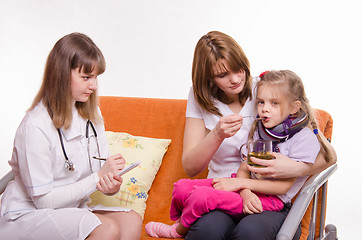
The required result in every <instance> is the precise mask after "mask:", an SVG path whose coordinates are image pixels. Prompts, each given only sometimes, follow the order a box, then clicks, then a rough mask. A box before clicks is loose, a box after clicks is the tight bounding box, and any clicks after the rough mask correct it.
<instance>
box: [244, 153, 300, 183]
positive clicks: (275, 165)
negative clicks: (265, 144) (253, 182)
mask: <svg viewBox="0 0 362 240" xmlns="http://www.w3.org/2000/svg"><path fill="white" fill-rule="evenodd" d="M273 156H274V157H275V159H272V160H262V159H259V158H254V157H252V158H251V160H252V161H253V162H255V163H256V164H259V165H262V166H265V168H258V167H252V166H249V165H248V166H247V168H248V170H249V171H251V172H254V173H259V174H261V175H263V176H264V177H272V178H292V177H296V176H299V174H300V173H299V171H300V170H301V166H300V164H299V163H298V162H296V161H294V160H292V159H290V158H288V157H287V156H285V155H283V154H280V153H275V152H273Z"/></svg>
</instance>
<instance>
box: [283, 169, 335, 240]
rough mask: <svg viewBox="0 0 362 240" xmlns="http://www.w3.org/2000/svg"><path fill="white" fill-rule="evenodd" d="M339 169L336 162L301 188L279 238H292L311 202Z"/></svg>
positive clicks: (286, 239)
mask: <svg viewBox="0 0 362 240" xmlns="http://www.w3.org/2000/svg"><path fill="white" fill-rule="evenodd" d="M336 170H337V164H334V165H332V166H330V167H329V168H327V169H326V170H324V171H322V172H320V173H318V174H315V175H314V176H312V177H311V178H310V179H309V180H308V181H307V182H305V184H304V185H303V187H302V189H301V190H300V192H299V194H298V196H297V198H296V199H295V202H294V204H293V206H292V208H291V209H290V211H289V213H288V216H287V217H286V219H285V221H284V223H283V225H282V227H281V228H280V230H279V233H278V235H277V238H276V239H277V240H290V239H293V236H294V234H295V232H296V230H297V228H298V226H299V223H300V221H301V220H302V218H303V216H304V213H305V211H306V210H307V208H308V205H309V203H310V202H311V200H312V199H313V197H314V194H315V193H316V192H317V191H318V189H319V188H320V187H321V186H322V185H323V184H324V183H326V182H327V180H328V179H329V177H330V176H331V175H332V174H333V173H334V172H335V171H336Z"/></svg>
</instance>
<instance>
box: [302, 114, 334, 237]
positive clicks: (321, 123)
mask: <svg viewBox="0 0 362 240" xmlns="http://www.w3.org/2000/svg"><path fill="white" fill-rule="evenodd" d="M315 110H316V112H315V117H316V120H317V123H318V128H319V131H321V132H322V133H323V134H324V136H325V137H326V138H327V139H330V140H332V130H333V119H332V117H331V115H330V114H329V113H328V112H326V111H324V110H321V109H315ZM318 194H319V198H318V207H317V218H316V228H315V238H316V239H317V238H318V237H319V229H320V227H319V221H320V219H321V216H320V211H321V205H322V189H319V190H318ZM326 206H327V205H326ZM312 208H313V201H311V203H310V204H309V206H308V208H307V211H306V212H305V214H304V217H303V219H302V222H301V226H302V235H301V236H300V238H299V239H300V240H306V239H307V238H308V234H309V225H310V218H311V215H312ZM324 219H325V216H324ZM323 226H324V222H323Z"/></svg>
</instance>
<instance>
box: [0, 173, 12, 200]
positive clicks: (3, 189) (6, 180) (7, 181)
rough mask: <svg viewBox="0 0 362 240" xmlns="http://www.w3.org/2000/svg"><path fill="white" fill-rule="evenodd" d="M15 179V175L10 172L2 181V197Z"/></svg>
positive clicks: (0, 190)
mask: <svg viewBox="0 0 362 240" xmlns="http://www.w3.org/2000/svg"><path fill="white" fill-rule="evenodd" d="M13 179H14V173H13V171H11V170H10V172H8V173H7V174H6V175H5V176H4V177H2V178H1V179H0V195H1V194H2V193H3V192H4V191H5V188H6V185H8V183H9V182H10V181H11V180H13Z"/></svg>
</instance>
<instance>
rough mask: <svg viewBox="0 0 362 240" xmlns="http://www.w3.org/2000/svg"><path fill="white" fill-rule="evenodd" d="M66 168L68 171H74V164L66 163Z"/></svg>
mask: <svg viewBox="0 0 362 240" xmlns="http://www.w3.org/2000/svg"><path fill="white" fill-rule="evenodd" d="M64 167H65V168H66V169H68V170H69V171H71V172H73V171H74V164H73V163H72V162H70V161H65V163H64Z"/></svg>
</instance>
